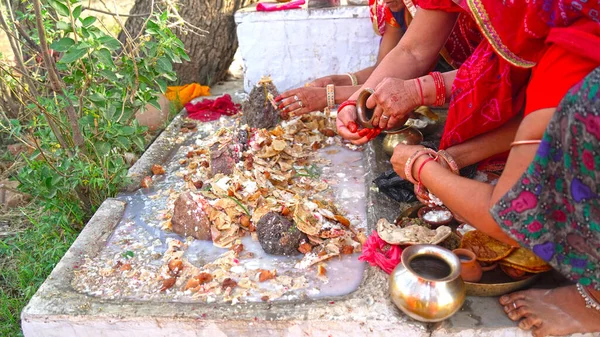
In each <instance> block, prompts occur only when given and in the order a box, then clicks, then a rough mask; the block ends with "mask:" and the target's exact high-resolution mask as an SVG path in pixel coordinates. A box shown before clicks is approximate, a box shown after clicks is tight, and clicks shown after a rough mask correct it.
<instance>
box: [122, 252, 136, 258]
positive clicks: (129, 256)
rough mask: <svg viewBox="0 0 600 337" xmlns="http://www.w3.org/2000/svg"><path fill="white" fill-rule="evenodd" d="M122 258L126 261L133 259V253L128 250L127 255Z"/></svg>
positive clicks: (124, 254)
mask: <svg viewBox="0 0 600 337" xmlns="http://www.w3.org/2000/svg"><path fill="white" fill-rule="evenodd" d="M121 256H123V257H124V258H126V259H129V258H132V257H133V256H134V254H133V252H132V251H130V250H128V251H126V252H125V253H123V254H121Z"/></svg>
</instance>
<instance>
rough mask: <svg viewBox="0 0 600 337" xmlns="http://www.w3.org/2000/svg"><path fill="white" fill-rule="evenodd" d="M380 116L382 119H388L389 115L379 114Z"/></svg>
mask: <svg viewBox="0 0 600 337" xmlns="http://www.w3.org/2000/svg"><path fill="white" fill-rule="evenodd" d="M381 118H383V119H390V117H389V116H386V115H383V116H381Z"/></svg>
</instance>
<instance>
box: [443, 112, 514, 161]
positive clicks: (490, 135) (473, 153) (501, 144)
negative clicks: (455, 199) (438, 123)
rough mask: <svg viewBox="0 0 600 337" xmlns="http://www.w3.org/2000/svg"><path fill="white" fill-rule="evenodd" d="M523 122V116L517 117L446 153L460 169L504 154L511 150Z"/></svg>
mask: <svg viewBox="0 0 600 337" xmlns="http://www.w3.org/2000/svg"><path fill="white" fill-rule="evenodd" d="M521 120H522V116H521V115H518V116H515V117H514V118H513V119H511V120H510V121H508V122H507V123H505V124H503V125H502V126H500V127H499V128H497V129H495V130H493V131H490V132H486V133H484V134H482V135H479V136H477V137H475V138H472V139H470V140H468V141H466V142H464V143H461V144H458V145H455V146H452V147H449V148H448V149H446V151H447V152H448V153H449V154H450V155H451V156H452V157H453V158H454V160H455V161H456V164H457V165H458V167H459V168H463V167H467V166H469V165H473V164H476V163H478V162H480V161H482V160H484V159H487V158H489V157H491V156H494V155H496V154H499V153H504V152H506V151H508V150H510V143H511V142H512V141H513V140H514V139H515V135H516V134H517V130H518V128H519V124H520V123H521Z"/></svg>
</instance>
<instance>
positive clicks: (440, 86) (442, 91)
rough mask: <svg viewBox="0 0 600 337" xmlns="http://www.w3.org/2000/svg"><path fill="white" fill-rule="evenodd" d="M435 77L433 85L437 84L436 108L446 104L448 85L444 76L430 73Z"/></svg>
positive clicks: (437, 72) (438, 73)
mask: <svg viewBox="0 0 600 337" xmlns="http://www.w3.org/2000/svg"><path fill="white" fill-rule="evenodd" d="M429 75H431V77H433V83H434V84H435V102H434V103H433V104H434V105H436V106H442V105H444V104H445V103H446V84H445V83H444V76H442V74H441V73H440V72H439V71H434V72H431V73H429Z"/></svg>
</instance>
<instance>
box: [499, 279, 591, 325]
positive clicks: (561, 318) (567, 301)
mask: <svg viewBox="0 0 600 337" xmlns="http://www.w3.org/2000/svg"><path fill="white" fill-rule="evenodd" d="M500 304H502V305H503V306H504V311H505V312H506V314H507V315H508V318H510V319H512V320H513V321H520V322H519V328H521V329H523V330H531V331H532V334H533V335H534V336H535V337H542V336H565V335H570V334H574V333H587V332H600V311H598V310H596V309H593V308H592V309H590V308H586V306H585V301H584V300H583V297H581V295H579V292H577V288H576V287H575V286H574V285H572V286H567V287H561V288H555V289H551V290H545V289H531V290H525V291H518V292H514V293H512V294H509V295H505V296H502V297H500Z"/></svg>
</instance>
